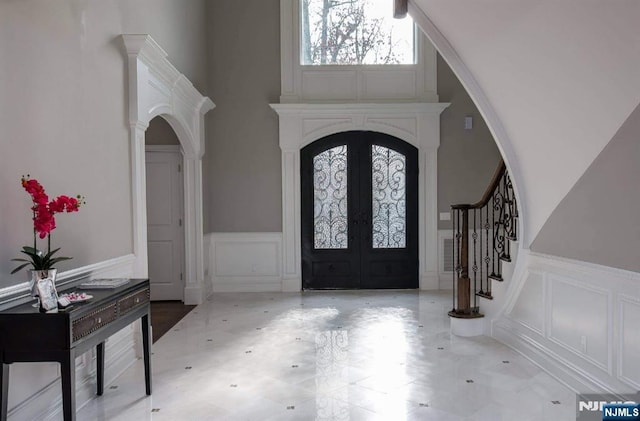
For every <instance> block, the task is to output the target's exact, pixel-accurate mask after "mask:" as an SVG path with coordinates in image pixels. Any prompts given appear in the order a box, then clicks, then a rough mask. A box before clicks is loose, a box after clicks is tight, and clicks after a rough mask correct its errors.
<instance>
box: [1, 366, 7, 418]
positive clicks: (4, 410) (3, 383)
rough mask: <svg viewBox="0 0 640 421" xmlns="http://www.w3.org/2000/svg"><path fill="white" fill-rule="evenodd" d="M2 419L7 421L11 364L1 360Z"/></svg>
mask: <svg viewBox="0 0 640 421" xmlns="http://www.w3.org/2000/svg"><path fill="white" fill-rule="evenodd" d="M0 377H1V378H0V420H1V421H7V409H8V408H7V403H8V402H9V364H5V363H2V362H0Z"/></svg>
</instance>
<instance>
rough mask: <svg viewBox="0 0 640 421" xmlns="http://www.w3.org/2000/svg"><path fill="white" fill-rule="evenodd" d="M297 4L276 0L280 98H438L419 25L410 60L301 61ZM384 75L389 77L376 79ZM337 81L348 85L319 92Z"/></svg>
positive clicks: (430, 54) (432, 60) (431, 58)
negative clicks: (370, 62)
mask: <svg viewBox="0 0 640 421" xmlns="http://www.w3.org/2000/svg"><path fill="white" fill-rule="evenodd" d="M299 4H300V2H299V0H280V47H281V69H282V72H281V85H282V93H281V96H280V102H281V103H299V102H336V101H340V102H437V101H438V95H437V77H436V74H437V72H436V50H435V48H434V47H433V46H432V45H431V43H430V42H429V41H428V40H427V39H426V37H425V36H424V34H423V33H422V31H419V30H416V38H415V45H416V64H402V65H353V66H350V65H322V66H317V65H302V64H301V60H300V53H301V47H300V7H299ZM384 80H388V81H392V82H390V83H389V84H388V86H385V83H383V84H382V85H381V84H380V83H379V82H380V81H384ZM340 84H342V86H349V87H350V88H349V89H338V88H336V91H335V92H330V91H329V92H328V93H327V94H328V95H329V96H325V92H326V90H325V89H323V88H324V87H326V86H336V87H339V86H340ZM336 93H338V94H339V95H338V96H336V95H335V94H336ZM332 95H333V96H332Z"/></svg>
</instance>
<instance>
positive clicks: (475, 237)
mask: <svg viewBox="0 0 640 421" xmlns="http://www.w3.org/2000/svg"><path fill="white" fill-rule="evenodd" d="M476 211H477V209H474V210H473V234H472V235H471V236H472V238H473V266H472V268H471V269H472V270H473V291H472V293H473V307H474V308H477V307H478V302H477V299H478V298H477V297H478V296H477V295H476V292H478V279H477V275H478V259H477V257H478V255H477V253H476V250H477V244H478V230H477V212H476Z"/></svg>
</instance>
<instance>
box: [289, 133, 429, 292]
mask: <svg viewBox="0 0 640 421" xmlns="http://www.w3.org/2000/svg"><path fill="white" fill-rule="evenodd" d="M300 169H301V192H300V196H301V212H302V217H301V221H302V226H301V232H302V283H303V288H305V289H378V288H418V286H419V278H418V269H419V267H418V232H419V229H418V149H417V148H415V147H414V146H412V145H410V144H408V143H406V142H403V141H402V140H400V139H398V138H395V137H393V136H390V135H387V134H384V133H379V132H373V131H348V132H341V133H336V134H333V135H330V136H327V137H324V138H322V139H320V140H317V141H315V142H313V143H311V144H309V145H307V146H306V147H304V148H303V149H302V150H301V155H300Z"/></svg>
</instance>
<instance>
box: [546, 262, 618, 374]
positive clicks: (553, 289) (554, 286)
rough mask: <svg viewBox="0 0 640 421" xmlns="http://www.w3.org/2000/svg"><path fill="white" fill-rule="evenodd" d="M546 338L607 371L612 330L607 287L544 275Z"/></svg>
mask: <svg viewBox="0 0 640 421" xmlns="http://www.w3.org/2000/svg"><path fill="white" fill-rule="evenodd" d="M548 294H549V306H550V308H549V313H548V317H549V339H550V340H551V341H553V342H555V343H556V344H558V345H560V346H562V347H564V348H566V349H567V350H569V351H571V352H573V353H574V354H575V355H577V356H579V357H582V358H585V359H586V360H588V361H590V362H592V363H593V364H594V365H595V366H597V367H599V368H601V369H602V370H604V371H606V372H608V373H611V361H610V356H611V353H610V349H609V348H610V345H611V342H612V341H611V340H612V334H613V331H612V330H611V327H612V326H613V325H612V323H611V315H610V311H609V307H610V306H609V302H610V301H611V297H610V294H609V293H608V291H607V290H605V289H601V288H596V287H593V286H591V285H588V284H585V283H584V282H580V281H578V280H576V279H571V278H568V277H566V276H558V275H555V274H549V275H548Z"/></svg>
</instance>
